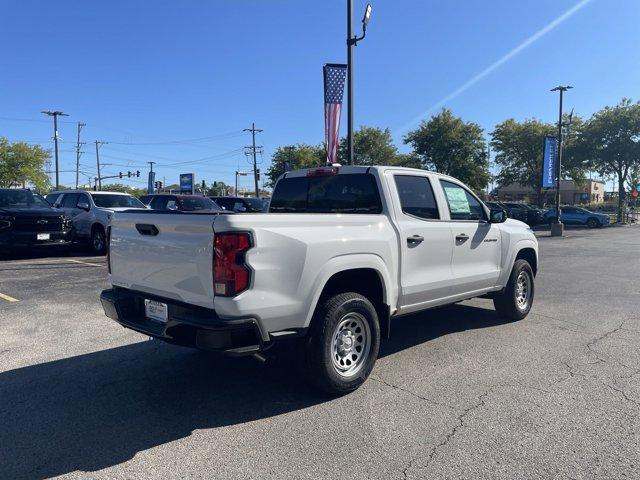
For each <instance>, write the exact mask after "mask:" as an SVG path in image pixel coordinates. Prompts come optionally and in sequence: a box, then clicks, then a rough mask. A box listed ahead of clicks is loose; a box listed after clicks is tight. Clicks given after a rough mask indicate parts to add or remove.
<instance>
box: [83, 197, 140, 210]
mask: <svg viewBox="0 0 640 480" xmlns="http://www.w3.org/2000/svg"><path fill="white" fill-rule="evenodd" d="M91 198H93V203H95V204H96V207H101V208H119V207H125V208H126V207H131V208H145V206H144V203H142V202H141V201H140V200H138V199H137V198H135V197H132V196H131V195H115V194H114V195H109V194H106V195H104V194H101V195H96V194H91Z"/></svg>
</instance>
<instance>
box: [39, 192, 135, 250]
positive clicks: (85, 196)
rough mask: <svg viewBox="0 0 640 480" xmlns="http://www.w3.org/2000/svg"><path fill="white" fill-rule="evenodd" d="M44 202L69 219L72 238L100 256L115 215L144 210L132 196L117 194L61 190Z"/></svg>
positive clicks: (51, 194)
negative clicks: (84, 243) (61, 211)
mask: <svg viewBox="0 0 640 480" xmlns="http://www.w3.org/2000/svg"><path fill="white" fill-rule="evenodd" d="M46 199H47V202H49V203H50V204H51V205H53V206H55V207H58V208H60V209H62V210H64V213H65V215H67V216H69V217H71V218H72V223H73V227H74V230H75V235H74V239H75V240H77V241H82V242H88V243H89V244H90V245H91V247H92V248H93V251H94V253H97V254H99V255H102V254H104V253H105V251H106V248H107V241H106V232H107V226H108V224H109V221H110V220H111V216H112V215H113V213H114V212H117V211H124V210H129V209H132V208H134V209H146V208H147V207H146V205H145V204H143V203H142V202H141V201H140V200H138V199H137V198H135V197H134V196H132V195H129V194H128V193H120V192H93V191H86V190H63V191H58V192H51V193H50V194H48V195H47V196H46Z"/></svg>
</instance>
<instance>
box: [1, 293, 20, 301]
mask: <svg viewBox="0 0 640 480" xmlns="http://www.w3.org/2000/svg"><path fill="white" fill-rule="evenodd" d="M0 299H2V300H6V301H7V302H11V303H13V302H17V301H18V299H17V298H13V297H10V296H9V295H5V294H4V293H0Z"/></svg>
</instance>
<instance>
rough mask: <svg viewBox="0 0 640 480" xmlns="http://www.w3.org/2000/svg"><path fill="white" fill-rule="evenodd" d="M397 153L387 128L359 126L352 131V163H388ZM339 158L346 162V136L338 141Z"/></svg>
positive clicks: (391, 161) (390, 162)
mask: <svg viewBox="0 0 640 480" xmlns="http://www.w3.org/2000/svg"><path fill="white" fill-rule="evenodd" d="M397 154H398V149H397V148H396V146H395V145H394V144H393V139H392V138H391V131H390V130H389V129H388V128H385V129H384V130H383V129H381V128H376V127H360V128H359V129H358V130H356V131H355V132H353V165H390V164H392V163H393V160H394V159H395V157H396V155H397ZM339 158H340V159H341V161H342V162H343V163H346V160H347V138H346V137H343V138H342V140H341V141H340V149H339Z"/></svg>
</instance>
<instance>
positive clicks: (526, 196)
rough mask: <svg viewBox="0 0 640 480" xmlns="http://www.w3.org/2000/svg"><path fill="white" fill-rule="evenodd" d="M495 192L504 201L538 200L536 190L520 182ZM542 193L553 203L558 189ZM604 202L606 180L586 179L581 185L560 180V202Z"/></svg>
mask: <svg viewBox="0 0 640 480" xmlns="http://www.w3.org/2000/svg"><path fill="white" fill-rule="evenodd" d="M495 193H496V195H495V196H496V197H497V199H498V200H500V201H504V202H518V201H526V202H531V203H535V202H536V191H535V190H534V189H533V188H531V187H527V186H524V185H520V184H519V183H512V184H510V185H505V186H504V187H498V188H497V189H496V192H495ZM542 195H543V198H544V202H545V203H553V202H554V201H555V198H556V197H555V196H556V189H555V188H544V189H543V190H542ZM603 202H604V182H603V181H602V180H586V181H585V182H584V183H582V184H581V185H577V184H576V182H574V181H573V180H561V181H560V203H562V204H565V205H577V204H581V203H603Z"/></svg>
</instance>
